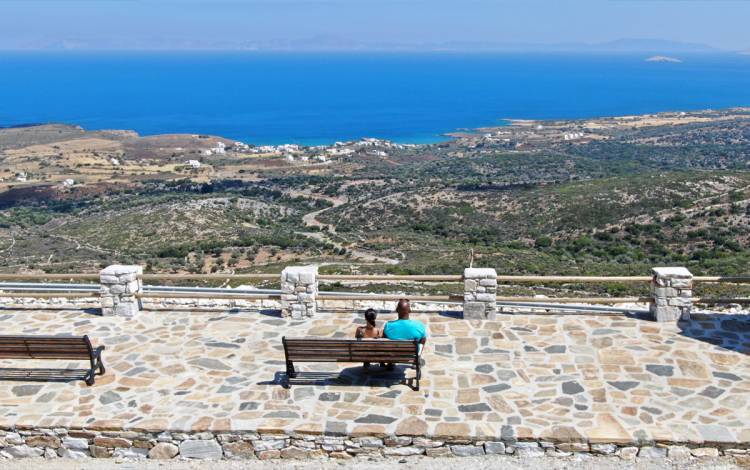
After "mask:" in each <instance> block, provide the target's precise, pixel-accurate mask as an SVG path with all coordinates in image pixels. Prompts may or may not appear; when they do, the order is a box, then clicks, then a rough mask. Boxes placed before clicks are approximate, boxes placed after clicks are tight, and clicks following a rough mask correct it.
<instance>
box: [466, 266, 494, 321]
mask: <svg viewBox="0 0 750 470" xmlns="http://www.w3.org/2000/svg"><path fill="white" fill-rule="evenodd" d="M496 313H497V271H495V270H494V269H491V268H466V269H464V318H465V319H471V320H492V319H494V318H495V314H496Z"/></svg>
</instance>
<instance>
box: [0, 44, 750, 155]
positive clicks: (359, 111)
mask: <svg viewBox="0 0 750 470" xmlns="http://www.w3.org/2000/svg"><path fill="white" fill-rule="evenodd" d="M643 59H644V57H643V56H629V55H619V56H605V55H542V54H524V55H522V54H468V55H466V54H464V55H459V54H366V55H353V54H260V53H205V54H188V53H163V54H150V53H149V54H146V53H116V54H113V53H108V54H103V53H85V54H84V53H57V54H51V53H49V54H48V53H33V54H8V53H4V54H0V126H2V125H6V126H7V125H15V124H22V123H39V122H66V123H74V124H80V125H82V126H84V127H86V128H90V129H104V128H112V129H134V130H136V131H138V132H140V133H142V134H159V133H173V132H180V133H182V132H186V133H205V134H215V135H222V136H226V137H229V138H234V139H239V140H243V141H246V142H248V143H256V144H274V143H283V142H295V143H304V144H319V143H330V142H333V141H336V140H349V139H355V138H360V137H365V136H367V137H381V138H387V139H392V140H395V141H399V142H428V141H435V140H438V139H439V136H440V134H442V133H444V132H450V131H453V130H455V129H457V128H467V127H479V126H484V125H492V124H497V123H499V122H500V120H501V119H503V118H524V119H541V118H585V117H594V116H609V115H622V114H636V113H646V112H657V111H670V110H694V109H704V108H709V107H710V108H724V107H732V106H740V105H744V106H748V105H750V56H735V55H717V56H689V57H683V59H684V62H683V63H681V64H666V63H647V62H645V61H644V60H643Z"/></svg>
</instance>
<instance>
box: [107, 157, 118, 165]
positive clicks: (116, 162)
mask: <svg viewBox="0 0 750 470" xmlns="http://www.w3.org/2000/svg"><path fill="white" fill-rule="evenodd" d="M109 161H110V162H111V163H112V164H113V165H114V166H120V160H118V159H116V158H110V159H109Z"/></svg>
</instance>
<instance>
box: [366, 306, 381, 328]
mask: <svg viewBox="0 0 750 470" xmlns="http://www.w3.org/2000/svg"><path fill="white" fill-rule="evenodd" d="M377 318H378V313H377V312H376V311H375V310H374V309H372V308H368V309H367V311H366V312H365V320H366V321H367V323H369V324H370V325H373V326H374V325H375V320H376V319H377Z"/></svg>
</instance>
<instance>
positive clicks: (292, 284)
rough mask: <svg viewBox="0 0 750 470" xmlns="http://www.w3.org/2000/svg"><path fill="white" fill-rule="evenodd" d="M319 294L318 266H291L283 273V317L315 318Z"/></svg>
mask: <svg viewBox="0 0 750 470" xmlns="http://www.w3.org/2000/svg"><path fill="white" fill-rule="evenodd" d="M317 294H318V267H317V266H289V267H287V268H284V270H283V271H282V272H281V316H283V317H291V318H294V319H300V318H306V317H312V316H315V311H316V309H317V306H316V301H315V297H316V296H317Z"/></svg>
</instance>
